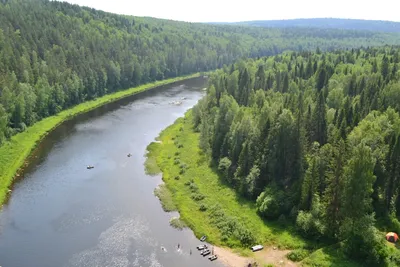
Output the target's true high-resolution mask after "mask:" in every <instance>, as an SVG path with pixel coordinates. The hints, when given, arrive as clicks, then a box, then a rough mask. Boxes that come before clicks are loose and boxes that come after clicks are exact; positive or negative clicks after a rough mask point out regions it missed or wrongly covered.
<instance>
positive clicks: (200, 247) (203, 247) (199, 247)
mask: <svg viewBox="0 0 400 267" xmlns="http://www.w3.org/2000/svg"><path fill="white" fill-rule="evenodd" d="M206 248H207V245H200V246H197V250H203V249H206Z"/></svg>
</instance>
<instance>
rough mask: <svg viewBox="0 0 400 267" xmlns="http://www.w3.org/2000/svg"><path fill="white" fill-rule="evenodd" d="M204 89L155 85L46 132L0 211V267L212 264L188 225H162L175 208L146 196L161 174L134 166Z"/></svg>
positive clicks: (196, 83)
mask: <svg viewBox="0 0 400 267" xmlns="http://www.w3.org/2000/svg"><path fill="white" fill-rule="evenodd" d="M205 86H206V80H205V79H203V78H197V79H192V80H190V81H185V82H180V83H176V84H174V85H169V86H163V87H161V88H157V89H154V90H150V91H147V92H144V93H142V94H140V95H135V96H132V97H128V98H125V99H123V100H120V101H118V102H115V103H110V104H107V105H105V106H103V107H100V108H98V109H96V110H93V111H91V112H88V113H86V114H82V115H79V116H78V117H76V118H74V119H72V120H70V121H68V122H65V123H64V124H62V125H61V126H59V127H58V128H57V129H55V130H54V131H53V132H52V133H50V134H49V135H48V136H47V137H46V138H45V140H43V142H42V143H41V144H40V145H39V146H38V148H37V150H36V151H35V152H34V153H33V156H32V158H31V160H30V163H29V165H28V166H27V168H26V170H25V173H24V175H23V179H21V180H20V181H19V182H17V183H16V184H15V185H14V188H13V192H12V195H11V198H10V199H9V201H8V202H7V203H6V204H5V205H4V207H3V209H2V211H1V213H0V266H2V267H72V266H98V267H100V266H109V267H114V266H115V267H119V266H121V267H122V266H124V267H128V266H129V267H131V266H132V267H133V266H152V267H156V266H157V267H158V266H165V267H180V266H182V267H187V266H220V265H219V264H220V263H218V261H216V262H209V261H208V260H207V259H206V258H203V257H202V256H200V255H199V253H198V251H197V250H196V249H195V247H196V246H197V245H199V244H200V242H199V241H198V240H197V239H196V238H195V236H194V235H193V233H192V231H190V230H184V231H179V230H176V229H174V228H172V227H171V226H170V225H169V220H170V218H171V217H173V216H177V214H176V213H166V212H164V211H163V210H162V208H161V205H160V203H159V201H158V199H157V198H156V197H155V196H154V194H153V191H154V188H155V187H156V186H157V185H158V184H160V183H161V177H160V176H148V175H146V174H145V172H144V166H143V164H144V161H145V157H144V155H145V151H146V146H147V145H148V144H149V143H150V142H152V141H154V138H155V137H156V136H158V134H159V132H160V131H161V130H162V129H164V128H165V127H167V126H168V125H170V124H172V123H173V122H174V120H175V119H177V118H178V117H180V116H182V115H183V114H184V112H185V111H186V110H187V109H189V108H190V107H192V106H193V105H194V104H195V103H196V102H197V101H198V100H199V99H200V98H201V97H202V95H203V91H202V90H201V89H202V88H204V87H205ZM181 99H184V100H182V104H181V105H174V104H172V103H171V102H173V101H179V100H181ZM128 153H131V154H132V157H127V154H128ZM87 165H93V166H94V167H95V168H94V169H91V170H87V169H86V166H87ZM178 244H180V246H181V249H177V245H178ZM161 247H165V248H166V251H163V250H162V249H161ZM190 249H191V250H192V251H193V254H192V255H190V253H189V251H190Z"/></svg>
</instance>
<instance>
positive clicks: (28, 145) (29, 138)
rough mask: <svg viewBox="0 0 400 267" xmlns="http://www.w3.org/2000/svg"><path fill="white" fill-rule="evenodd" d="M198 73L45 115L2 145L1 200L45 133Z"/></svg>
mask: <svg viewBox="0 0 400 267" xmlns="http://www.w3.org/2000/svg"><path fill="white" fill-rule="evenodd" d="M197 76H199V74H194V75H191V76H186V77H179V78H174V79H168V80H164V81H158V82H154V83H149V84H145V85H142V86H139V87H135V88H131V89H127V90H124V91H120V92H116V93H114V94H111V95H106V96H103V97H100V98H97V99H95V100H92V101H88V102H85V103H82V104H79V105H77V106H75V107H73V108H71V109H68V110H64V111H62V112H60V113H59V114H57V115H55V116H52V117H48V118H45V119H43V120H41V121H39V122H37V123H36V124H34V125H33V126H31V127H29V128H28V129H27V130H26V131H24V132H23V133H20V134H17V135H15V136H13V137H12V138H11V139H10V140H9V141H8V142H6V143H5V144H3V145H2V146H1V147H0V203H3V202H4V200H5V197H6V194H7V192H8V188H9V187H10V186H11V184H12V182H13V179H14V177H15V175H16V174H17V172H18V170H19V169H20V168H21V167H22V166H23V165H24V163H25V160H26V158H27V157H28V156H29V154H30V153H31V152H32V150H33V149H34V148H35V147H36V145H37V144H38V142H39V141H40V140H41V139H42V138H43V137H44V136H46V135H47V133H48V132H49V131H51V130H52V129H54V128H55V127H56V126H58V125H59V124H61V123H62V122H63V121H65V120H68V119H70V118H72V117H73V116H75V115H77V114H80V113H84V112H87V111H89V110H92V109H94V108H96V107H99V106H101V105H104V104H106V103H110V102H113V101H115V100H118V99H121V98H124V97H127V96H129V95H133V94H136V93H139V92H142V91H145V90H148V89H151V88H154V87H157V86H161V85H165V84H168V83H173V82H177V81H181V80H185V79H189V78H193V77H197Z"/></svg>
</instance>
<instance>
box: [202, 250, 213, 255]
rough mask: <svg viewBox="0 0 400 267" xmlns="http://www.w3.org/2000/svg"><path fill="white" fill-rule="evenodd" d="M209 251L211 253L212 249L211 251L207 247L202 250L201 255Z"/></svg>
mask: <svg viewBox="0 0 400 267" xmlns="http://www.w3.org/2000/svg"><path fill="white" fill-rule="evenodd" d="M207 252H210V253H211V251H210V250H209V249H205V250H203V251H202V252H200V255H203V256H205V255H204V254H205V253H207Z"/></svg>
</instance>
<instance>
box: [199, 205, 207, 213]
mask: <svg viewBox="0 0 400 267" xmlns="http://www.w3.org/2000/svg"><path fill="white" fill-rule="evenodd" d="M199 210H200V211H206V210H207V206H206V205H205V204H201V205H200V208H199Z"/></svg>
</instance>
